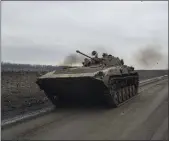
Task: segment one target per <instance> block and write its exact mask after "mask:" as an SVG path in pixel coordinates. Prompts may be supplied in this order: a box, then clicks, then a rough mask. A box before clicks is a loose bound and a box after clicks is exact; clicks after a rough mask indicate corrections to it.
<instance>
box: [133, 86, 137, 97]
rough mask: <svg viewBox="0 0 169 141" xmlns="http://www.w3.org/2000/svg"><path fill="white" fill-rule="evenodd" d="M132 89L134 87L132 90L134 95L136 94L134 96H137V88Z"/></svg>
mask: <svg viewBox="0 0 169 141" xmlns="http://www.w3.org/2000/svg"><path fill="white" fill-rule="evenodd" d="M132 87H133V88H132V89H133V94H134V95H137V91H136V88H135V86H134V85H133V86H132Z"/></svg>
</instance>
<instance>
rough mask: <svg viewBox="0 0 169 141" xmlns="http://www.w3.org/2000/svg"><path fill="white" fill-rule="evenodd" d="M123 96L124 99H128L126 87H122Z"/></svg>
mask: <svg viewBox="0 0 169 141" xmlns="http://www.w3.org/2000/svg"><path fill="white" fill-rule="evenodd" d="M122 97H123V101H126V99H127V98H126V91H125V88H122Z"/></svg>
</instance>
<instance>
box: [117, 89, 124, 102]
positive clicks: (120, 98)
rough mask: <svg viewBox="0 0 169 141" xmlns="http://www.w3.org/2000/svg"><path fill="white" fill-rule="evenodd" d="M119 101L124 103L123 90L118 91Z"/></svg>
mask: <svg viewBox="0 0 169 141" xmlns="http://www.w3.org/2000/svg"><path fill="white" fill-rule="evenodd" d="M118 100H119V103H122V102H123V98H122V90H121V89H120V90H119V91H118Z"/></svg>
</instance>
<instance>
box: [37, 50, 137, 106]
mask: <svg viewBox="0 0 169 141" xmlns="http://www.w3.org/2000/svg"><path fill="white" fill-rule="evenodd" d="M76 52H77V53H79V54H81V55H84V56H86V57H87V58H85V59H84V62H82V64H83V66H81V67H72V68H71V67H70V68H69V67H67V68H63V69H61V70H56V71H52V72H49V73H47V74H45V75H42V76H40V77H39V78H38V79H37V82H36V83H37V84H38V85H39V87H40V89H41V90H43V91H44V92H45V94H46V96H47V97H48V98H49V99H50V101H51V102H52V103H53V104H54V105H56V106H57V105H58V104H59V103H61V102H63V101H70V100H74V101H76V102H77V101H81V100H84V99H85V98H86V99H87V101H90V100H100V101H101V102H103V103H104V104H105V105H106V106H108V107H118V106H119V105H120V104H121V103H123V102H125V101H126V100H128V99H130V98H131V97H133V96H135V95H136V94H137V92H138V86H139V75H138V73H137V72H136V71H135V70H134V67H130V66H127V65H124V61H123V60H122V59H119V58H118V57H114V56H112V55H108V54H106V53H103V55H102V57H101V58H99V57H98V54H97V52H96V51H93V52H92V55H93V56H95V57H90V56H88V55H86V54H84V53H82V52H80V51H78V50H77V51H76Z"/></svg>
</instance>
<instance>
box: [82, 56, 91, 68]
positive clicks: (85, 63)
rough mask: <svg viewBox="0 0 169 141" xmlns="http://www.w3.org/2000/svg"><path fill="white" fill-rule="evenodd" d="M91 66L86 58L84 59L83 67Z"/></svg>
mask: <svg viewBox="0 0 169 141" xmlns="http://www.w3.org/2000/svg"><path fill="white" fill-rule="evenodd" d="M90 64H91V61H90V60H89V59H87V58H85V59H84V62H83V66H85V67H87V66H90Z"/></svg>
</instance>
